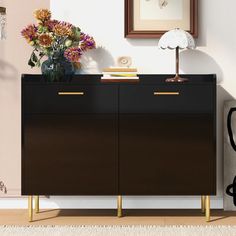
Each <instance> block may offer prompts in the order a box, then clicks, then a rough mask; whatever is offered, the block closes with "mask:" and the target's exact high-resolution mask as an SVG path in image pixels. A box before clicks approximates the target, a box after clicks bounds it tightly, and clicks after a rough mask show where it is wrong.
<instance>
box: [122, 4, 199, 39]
mask: <svg viewBox="0 0 236 236" xmlns="http://www.w3.org/2000/svg"><path fill="white" fill-rule="evenodd" d="M174 28H181V29H183V30H186V31H188V32H189V33H190V34H192V35H193V37H197V35H198V0H125V37H126V38H160V37H161V36H162V35H163V34H164V33H165V32H167V31H169V30H171V29H174Z"/></svg>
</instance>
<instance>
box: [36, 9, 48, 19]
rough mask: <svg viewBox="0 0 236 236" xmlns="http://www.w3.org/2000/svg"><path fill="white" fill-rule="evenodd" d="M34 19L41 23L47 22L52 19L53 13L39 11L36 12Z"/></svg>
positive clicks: (44, 10) (45, 10)
mask: <svg viewBox="0 0 236 236" xmlns="http://www.w3.org/2000/svg"><path fill="white" fill-rule="evenodd" d="M34 17H35V18H36V19H37V20H39V21H42V22H44V21H47V20H50V19H51V12H50V11H49V10H47V9H39V10H36V11H35V12H34Z"/></svg>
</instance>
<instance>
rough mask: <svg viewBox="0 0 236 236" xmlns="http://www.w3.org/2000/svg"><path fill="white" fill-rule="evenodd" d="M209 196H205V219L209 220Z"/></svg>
mask: <svg viewBox="0 0 236 236" xmlns="http://www.w3.org/2000/svg"><path fill="white" fill-rule="evenodd" d="M210 207H211V206H210V196H206V221H207V222H209V221H210V219H211V212H210Z"/></svg>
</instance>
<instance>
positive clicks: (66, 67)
mask: <svg viewBox="0 0 236 236" xmlns="http://www.w3.org/2000/svg"><path fill="white" fill-rule="evenodd" d="M41 71H42V74H43V75H44V78H45V80H46V81H47V82H62V81H67V80H70V79H71V78H72V76H73V75H74V67H73V65H72V63H70V62H69V61H67V60H66V59H65V58H64V57H55V56H52V57H49V58H48V60H46V61H44V62H43V63H42V66H41Z"/></svg>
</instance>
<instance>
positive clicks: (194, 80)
mask: <svg viewBox="0 0 236 236" xmlns="http://www.w3.org/2000/svg"><path fill="white" fill-rule="evenodd" d="M138 76H139V81H136V82H135V81H134V82H132V81H131V82H103V81H101V77H102V75H101V74H78V75H74V76H73V77H72V78H70V79H67V80H65V81H63V82H46V81H45V79H44V77H43V76H42V75H37V74H22V82H23V83H27V84H28V83H30V84H31V83H33V84H94V85H99V84H103V85H104V84H109V85H120V84H130V85H138V84H141V85H145V84H175V85H180V84H182V83H166V82H165V80H166V79H167V78H171V77H173V76H174V75H168V74H162V75H160V74H158V75H157V74H145V75H144V74H143V75H141V74H139V75H138ZM181 77H183V78H188V79H189V80H188V82H185V83H184V84H185V85H186V84H206V83H207V84H216V75H215V74H194V75H190V74H188V75H187V74H185V75H181Z"/></svg>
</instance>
